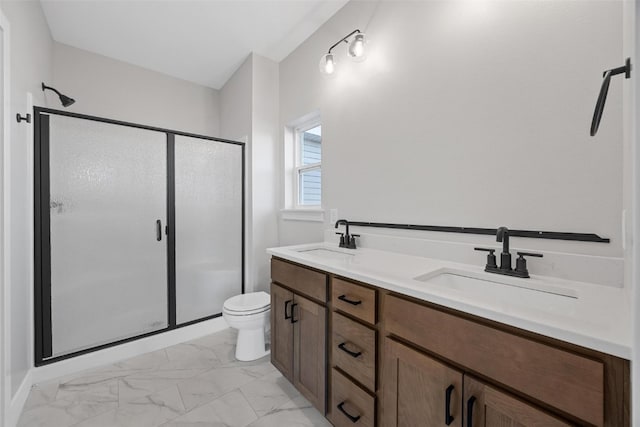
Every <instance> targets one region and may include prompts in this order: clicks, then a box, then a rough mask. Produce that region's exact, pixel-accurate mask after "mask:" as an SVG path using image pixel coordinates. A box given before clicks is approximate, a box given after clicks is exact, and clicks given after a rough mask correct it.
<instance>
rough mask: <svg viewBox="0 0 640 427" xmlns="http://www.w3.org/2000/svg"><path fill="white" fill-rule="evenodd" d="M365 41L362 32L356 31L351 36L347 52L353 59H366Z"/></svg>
mask: <svg viewBox="0 0 640 427" xmlns="http://www.w3.org/2000/svg"><path fill="white" fill-rule="evenodd" d="M366 43H367V41H366V39H365V37H364V34H362V33H358V34H356V35H355V36H354V37H353V41H351V43H349V49H348V51H347V52H348V54H349V56H350V57H351V58H352V59H353V60H354V61H358V62H359V61H364V60H365V59H366V53H367V52H366V49H365V44H366Z"/></svg>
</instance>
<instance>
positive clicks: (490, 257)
mask: <svg viewBox="0 0 640 427" xmlns="http://www.w3.org/2000/svg"><path fill="white" fill-rule="evenodd" d="M473 250H475V251H483V252H489V253H488V254H487V265H486V266H485V267H484V269H485V270H489V269H490V270H495V269H497V268H498V265H497V264H496V254H495V252H496V250H495V249H491V248H473Z"/></svg>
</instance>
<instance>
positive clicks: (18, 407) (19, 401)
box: [6, 369, 33, 427]
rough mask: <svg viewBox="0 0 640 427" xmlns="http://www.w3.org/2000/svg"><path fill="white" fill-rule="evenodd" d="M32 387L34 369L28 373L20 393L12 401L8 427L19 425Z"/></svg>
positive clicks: (19, 389)
mask: <svg viewBox="0 0 640 427" xmlns="http://www.w3.org/2000/svg"><path fill="white" fill-rule="evenodd" d="M31 385H33V369H30V370H29V371H27V374H26V375H25V376H24V379H23V380H22V383H21V384H20V387H19V388H18V391H17V392H16V394H15V395H14V396H13V399H11V403H10V404H9V409H8V410H7V416H6V427H15V426H16V425H18V419H20V415H21V414H22V408H24V404H25V403H26V402H27V398H28V397H29V392H30V391H31Z"/></svg>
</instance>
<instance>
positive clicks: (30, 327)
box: [24, 92, 35, 367]
mask: <svg viewBox="0 0 640 427" xmlns="http://www.w3.org/2000/svg"><path fill="white" fill-rule="evenodd" d="M27 112H28V113H29V114H33V94H32V93H31V92H27ZM33 120H35V118H32V119H31V124H30V125H28V128H27V138H26V140H25V141H24V143H25V144H26V148H27V150H26V151H27V164H26V165H24V167H25V168H26V169H27V191H28V192H29V193H28V194H34V183H33V181H34V177H35V173H34V170H33V169H34V167H35V164H34V161H33V159H34V158H35V156H34V152H33V150H34V147H33V132H34V126H33ZM26 214H27V218H35V212H34V198H33V197H27V212H26ZM34 233H35V230H34V222H33V221H30V222H29V225H28V228H27V236H26V239H27V241H26V247H27V265H28V266H29V273H28V274H27V283H28V286H29V288H28V289H27V297H28V298H29V301H30V304H29V308H28V310H29V312H28V313H27V316H28V317H27V333H28V334H29V340H28V345H27V357H28V358H29V359H28V361H27V363H28V366H29V367H31V366H35V325H34V322H35V320H34V302H35V295H34V280H35V259H34V251H35V248H34Z"/></svg>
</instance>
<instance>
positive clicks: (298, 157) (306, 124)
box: [290, 113, 322, 210]
mask: <svg viewBox="0 0 640 427" xmlns="http://www.w3.org/2000/svg"><path fill="white" fill-rule="evenodd" d="M318 126H322V120H321V119H320V114H319V113H313V114H308V115H306V116H305V117H304V118H303V119H300V121H297V122H296V123H295V124H292V125H291V126H290V127H291V130H292V132H293V176H292V177H291V179H292V186H291V188H292V189H293V198H292V201H293V204H292V206H293V210H296V209H306V208H315V209H317V208H319V207H320V205H301V204H300V194H299V191H300V188H299V185H300V172H303V171H306V170H312V169H320V170H321V169H322V162H319V163H313V164H311V165H302V164H301V163H302V150H301V149H300V146H301V142H302V141H300V134H302V133H303V132H306V131H308V130H310V129H313V128H315V127H318Z"/></svg>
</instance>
